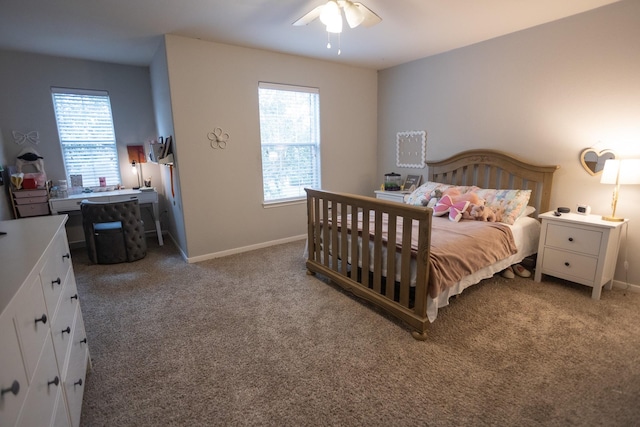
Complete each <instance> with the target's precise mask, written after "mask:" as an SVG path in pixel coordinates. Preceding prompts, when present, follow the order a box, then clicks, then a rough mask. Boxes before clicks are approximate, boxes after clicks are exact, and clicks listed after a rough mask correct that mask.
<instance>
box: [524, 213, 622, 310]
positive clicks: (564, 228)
mask: <svg viewBox="0 0 640 427" xmlns="http://www.w3.org/2000/svg"><path fill="white" fill-rule="evenodd" d="M539 218H540V219H541V220H542V229H541V230H540V243H539V245H538V260H537V265H536V274H535V277H534V280H535V281H536V282H539V281H540V280H542V275H543V274H548V275H550V276H554V277H560V278H562V279H566V280H570V281H572V282H576V283H580V284H583V285H586V286H591V287H592V288H593V291H592V292H591V297H592V298H593V299H600V294H601V292H602V286H603V285H605V287H606V289H611V286H612V284H613V275H614V273H615V270H616V261H617V260H618V249H619V247H620V239H621V237H622V228H623V226H625V225H626V224H627V221H628V220H626V219H625V220H624V221H620V222H611V221H604V220H602V218H601V217H600V215H581V214H576V213H563V214H562V215H560V216H555V215H554V214H553V213H552V212H546V213H544V214H541V215H539Z"/></svg>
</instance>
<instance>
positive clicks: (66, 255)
mask: <svg viewBox="0 0 640 427" xmlns="http://www.w3.org/2000/svg"><path fill="white" fill-rule="evenodd" d="M65 258H66V259H71V254H64V255H62V259H65Z"/></svg>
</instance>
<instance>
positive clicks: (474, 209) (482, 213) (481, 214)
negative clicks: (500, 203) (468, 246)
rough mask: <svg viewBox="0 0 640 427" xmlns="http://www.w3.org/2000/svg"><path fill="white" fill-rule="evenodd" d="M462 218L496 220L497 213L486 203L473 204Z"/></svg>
mask: <svg viewBox="0 0 640 427" xmlns="http://www.w3.org/2000/svg"><path fill="white" fill-rule="evenodd" d="M462 219H472V220H476V221H489V222H495V221H496V213H495V212H494V211H493V209H491V208H490V207H488V206H485V205H484V204H482V203H481V204H472V205H470V207H469V209H468V210H467V211H466V212H465V213H464V214H463V215H462Z"/></svg>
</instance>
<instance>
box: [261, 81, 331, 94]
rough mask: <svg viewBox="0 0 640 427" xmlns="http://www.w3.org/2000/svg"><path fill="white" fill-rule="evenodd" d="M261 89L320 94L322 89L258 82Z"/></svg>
mask: <svg viewBox="0 0 640 427" xmlns="http://www.w3.org/2000/svg"><path fill="white" fill-rule="evenodd" d="M258 88H259V89H272V90H285V91H289V92H307V93H316V94H320V89H318V88H317V87H311V86H295V85H289V84H282V83H268V82H258Z"/></svg>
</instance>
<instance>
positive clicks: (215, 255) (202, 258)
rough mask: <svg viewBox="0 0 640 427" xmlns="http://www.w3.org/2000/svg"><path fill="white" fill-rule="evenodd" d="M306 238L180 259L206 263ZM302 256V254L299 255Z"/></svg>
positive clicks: (304, 236) (293, 237)
mask: <svg viewBox="0 0 640 427" xmlns="http://www.w3.org/2000/svg"><path fill="white" fill-rule="evenodd" d="M306 238H307V235H306V234H302V235H299V236H292V237H286V238H284V239H278V240H271V241H269V242H263V243H257V244H255V245H249V246H243V247H241V248H234V249H229V250H226V251H221V252H214V253H210V254H206V255H199V256H195V257H185V254H184V253H182V252H181V253H182V257H183V258H184V259H185V261H187V263H189V264H191V263H194V262H200V261H206V260H209V259H215V258H221V257H224V256H229V255H234V254H239V253H243V252H249V251H255V250H256V249H262V248H268V247H269V246H275V245H281V244H283V243H289V242H295V241H298V240H304V239H306ZM300 256H302V254H301V255H300Z"/></svg>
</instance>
